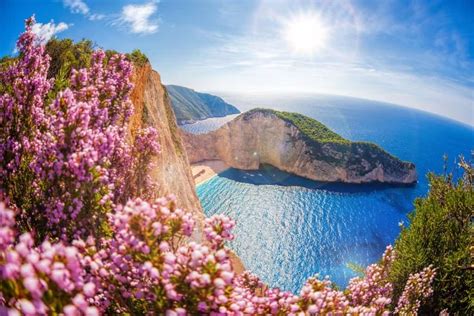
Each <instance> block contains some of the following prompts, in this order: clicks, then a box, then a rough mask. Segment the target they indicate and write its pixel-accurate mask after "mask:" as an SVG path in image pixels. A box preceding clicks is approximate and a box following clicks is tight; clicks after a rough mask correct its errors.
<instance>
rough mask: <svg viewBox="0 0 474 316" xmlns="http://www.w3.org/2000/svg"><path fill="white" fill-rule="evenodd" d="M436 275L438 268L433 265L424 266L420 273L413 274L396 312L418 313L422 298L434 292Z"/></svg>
mask: <svg viewBox="0 0 474 316" xmlns="http://www.w3.org/2000/svg"><path fill="white" fill-rule="evenodd" d="M435 275H436V269H434V268H433V267H432V266H428V267H426V268H424V269H423V270H422V271H421V272H419V273H415V274H411V275H410V276H409V277H408V281H407V284H406V285H405V289H404V290H403V293H402V295H401V296H400V299H399V300H398V305H397V308H396V309H395V312H396V313H398V314H401V315H416V313H417V311H418V309H419V308H420V305H421V302H422V300H423V299H426V298H428V297H430V296H431V294H433V289H432V287H431V284H432V283H433V280H434V277H435Z"/></svg>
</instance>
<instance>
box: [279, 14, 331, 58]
mask: <svg viewBox="0 0 474 316" xmlns="http://www.w3.org/2000/svg"><path fill="white" fill-rule="evenodd" d="M283 37H284V39H285V40H286V42H287V43H288V46H289V47H290V49H292V50H293V51H294V52H295V53H297V54H301V55H307V56H312V55H314V54H315V53H316V52H318V51H320V50H321V49H322V48H324V47H325V45H326V42H327V39H328V29H327V27H326V26H324V24H323V23H322V21H321V17H320V16H319V14H317V13H316V12H305V13H300V14H298V15H295V16H292V17H290V18H289V19H288V20H287V21H286V22H285V24H284V27H283Z"/></svg>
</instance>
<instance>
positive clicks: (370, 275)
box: [347, 246, 395, 311]
mask: <svg viewBox="0 0 474 316" xmlns="http://www.w3.org/2000/svg"><path fill="white" fill-rule="evenodd" d="M394 260H395V252H394V251H393V248H392V247H391V246H388V247H387V248H386V250H385V252H384V254H383V256H382V260H381V262H380V263H378V264H372V265H370V266H368V267H367V268H366V270H365V275H364V277H363V278H359V277H357V278H353V279H351V280H350V281H349V285H348V286H347V291H348V296H349V300H350V302H351V304H352V305H353V306H357V305H360V306H366V307H369V308H371V309H373V310H374V311H376V310H384V309H385V308H387V307H388V305H389V304H390V303H391V297H392V290H393V287H392V284H391V283H389V282H388V273H389V272H390V267H391V264H392V262H393V261H394Z"/></svg>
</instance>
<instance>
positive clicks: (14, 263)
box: [0, 204, 98, 316]
mask: <svg viewBox="0 0 474 316" xmlns="http://www.w3.org/2000/svg"><path fill="white" fill-rule="evenodd" d="M12 213H13V212H12V211H11V210H8V209H5V208H4V205H3V204H0V218H1V220H2V224H4V228H5V229H2V232H1V233H0V234H1V235H0V249H1V250H0V290H1V291H0V303H3V304H2V305H6V306H9V308H8V309H7V310H6V309H5V308H3V311H8V314H9V315H15V314H16V315H20V313H21V314H22V315H46V314H48V313H50V312H56V313H64V314H65V315H81V314H84V315H90V316H92V315H98V309H97V308H96V307H95V306H92V305H91V304H90V302H89V301H88V300H90V298H91V297H92V296H93V295H94V291H93V290H91V287H92V286H93V284H91V283H86V282H85V278H84V276H85V273H84V269H83V266H82V263H81V260H82V256H81V254H80V253H79V251H78V249H77V248H76V247H74V246H65V245H64V244H63V243H55V244H51V243H50V242H48V241H44V242H43V243H42V244H41V245H40V246H38V247H35V246H34V240H33V237H32V236H31V234H29V233H24V234H22V235H21V236H19V237H18V242H16V243H15V242H14V240H13V239H11V238H10V237H11V236H12V235H14V234H15V233H14V227H13V226H14V223H15V221H14V219H13V216H12ZM7 230H9V231H8V232H7ZM5 235H6V236H7V237H8V238H4V237H5ZM1 312H2V307H0V313H1Z"/></svg>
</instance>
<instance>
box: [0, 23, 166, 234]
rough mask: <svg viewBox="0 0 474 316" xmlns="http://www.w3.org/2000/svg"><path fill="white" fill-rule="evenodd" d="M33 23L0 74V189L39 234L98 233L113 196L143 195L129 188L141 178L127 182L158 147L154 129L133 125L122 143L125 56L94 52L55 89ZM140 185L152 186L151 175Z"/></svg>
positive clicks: (127, 105) (126, 108)
mask: <svg viewBox="0 0 474 316" xmlns="http://www.w3.org/2000/svg"><path fill="white" fill-rule="evenodd" d="M33 24H34V19H33V18H30V19H28V20H27V22H26V32H25V33H23V34H22V35H21V36H20V38H19V40H18V43H17V46H18V50H19V52H20V55H19V57H18V61H17V62H15V63H13V64H12V65H11V66H10V67H9V68H8V69H7V70H6V71H4V72H2V73H1V75H0V78H1V79H2V85H4V86H5V87H7V89H6V90H5V93H4V94H3V95H0V193H1V194H2V195H4V196H6V197H8V198H9V201H10V203H11V205H12V207H18V208H19V209H21V210H22V211H23V214H20V217H22V226H25V227H35V228H36V229H37V233H38V234H40V235H42V236H43V237H44V236H46V235H52V236H58V237H60V238H61V239H62V240H71V239H73V238H79V237H82V238H85V237H87V236H88V234H91V233H92V234H93V235H94V236H100V235H101V234H102V233H103V231H102V230H103V228H102V227H101V223H102V222H104V220H105V214H106V213H107V212H108V211H110V210H111V209H113V207H114V205H115V204H116V203H117V202H119V201H125V198H126V197H131V196H134V195H136V194H144V193H146V189H140V191H139V192H135V191H136V190H138V189H137V187H138V186H140V185H142V183H140V184H136V185H134V186H130V185H128V186H126V184H127V183H134V181H133V179H132V178H133V177H134V170H136V169H138V170H145V171H146V170H147V168H146V166H144V165H146V164H148V162H149V161H150V156H153V155H156V154H157V152H158V151H159V145H158V143H157V132H156V130H155V129H153V128H147V129H144V130H143V131H142V130H139V131H137V135H138V136H137V138H136V142H135V143H134V144H132V145H130V144H129V142H128V134H127V133H128V132H127V131H128V121H129V118H130V115H131V113H132V104H131V102H130V99H129V96H130V91H131V89H132V84H131V82H130V76H131V73H132V65H131V63H130V62H128V61H127V60H126V59H125V56H124V55H114V56H112V57H111V58H110V59H109V60H108V61H107V62H106V60H105V53H104V52H103V51H100V50H99V51H97V52H95V53H93V55H92V60H91V66H90V67H89V68H86V69H80V70H75V69H74V70H72V74H71V78H70V87H69V88H66V89H65V90H64V91H61V92H59V93H57V95H54V94H53V90H52V85H53V79H47V73H48V68H49V57H48V56H47V55H45V53H44V47H42V46H40V45H37V44H36V41H35V35H34V34H33V33H32V30H31V29H32V25H33ZM8 88H10V89H8ZM51 99H52V100H51ZM137 152H140V154H139V155H138V154H136V153H137ZM143 187H145V188H146V187H150V189H151V183H150V181H148V182H146V183H143ZM125 189H127V190H125ZM133 190H135V191H133ZM46 231H47V233H46Z"/></svg>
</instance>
